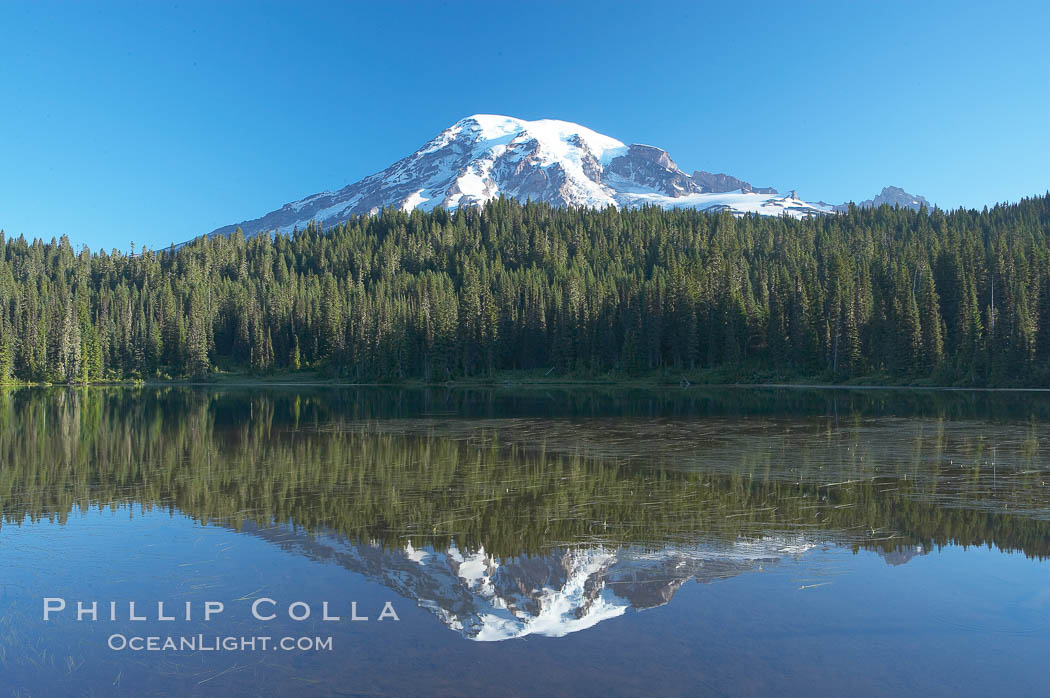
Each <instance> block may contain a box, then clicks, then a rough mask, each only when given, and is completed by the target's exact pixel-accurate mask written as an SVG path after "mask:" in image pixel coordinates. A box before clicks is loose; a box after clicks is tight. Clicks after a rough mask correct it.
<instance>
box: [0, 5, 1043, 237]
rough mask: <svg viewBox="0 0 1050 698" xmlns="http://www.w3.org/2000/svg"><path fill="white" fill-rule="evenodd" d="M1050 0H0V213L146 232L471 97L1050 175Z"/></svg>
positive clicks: (622, 130)
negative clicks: (317, 0) (129, 0)
mask: <svg viewBox="0 0 1050 698" xmlns="http://www.w3.org/2000/svg"><path fill="white" fill-rule="evenodd" d="M1047 27H1050V2H1047V0H1034V1H1031V2H1016V3H1011V2H997V3H986V2H981V3H978V2H971V3H966V2H943V3H942V2H919V3H904V2H901V3H889V2H852V1H850V2H840V1H836V2H806V1H805V0H799V1H797V2H782V1H781V2H776V3H766V2H747V3H734V2H724V1H721V0H720V1H718V2H710V3H692V2H682V3H680V4H678V3H665V2H647V3H622V4H621V3H615V2H595V3H584V2H579V3H562V2H557V3H554V2H552V3H542V2H525V3H513V4H507V5H504V4H503V3H495V2H486V3H477V4H473V3H467V2H420V3H399V2H374V3H367V4H366V3H351V2H339V3H331V4H328V3H299V2H269V3H265V2H249V3H235V2H216V3H212V2H207V3H205V2H186V1H184V0H180V2H177V3H171V2H159V1H158V2H142V3H101V2H99V3H86V2H85V3H70V2H54V3H51V2H12V1H11V0H3V1H2V2H0V95H2V97H3V98H2V101H0V228H3V229H5V230H6V231H7V233H8V234H9V235H11V234H15V235H17V234H25V235H26V236H27V237H28V236H41V237H45V238H47V239H50V238H51V237H52V236H58V235H62V234H67V235H69V237H70V238H71V239H72V240H73V242H74V243H75V244H82V243H83V244H88V245H90V246H91V247H92V248H98V247H104V248H106V249H109V248H112V247H119V248H121V249H127V248H128V245H129V243H130V241H134V242H135V243H136V244H137V245H138V246H141V245H143V244H148V245H150V246H154V247H156V246H163V245H167V244H168V243H169V242H172V241H176V242H178V241H181V240H185V239H188V238H191V237H193V236H195V235H198V234H200V233H204V232H207V231H210V230H212V229H214V228H216V227H218V226H220V225H224V224H227V223H233V222H237V221H240V220H244V219H246V218H250V217H255V216H258V215H261V214H263V213H266V212H267V211H270V210H272V209H274V208H277V207H278V206H280V205H283V204H284V203H286V202H288V201H292V200H295V199H298V198H301V197H303V196H305V195H308V194H313V193H316V192H318V191H322V190H325V189H336V188H339V187H341V186H343V185H345V184H348V183H350V182H353V181H356V180H358V179H360V178H361V177H363V176H366V175H368V174H371V173H373V172H376V171H378V170H381V169H383V168H385V167H386V166H387V165H389V164H390V163H392V162H393V161H395V160H397V159H398V158H400V157H403V156H405V155H407V154H409V153H411V152H412V151H413V150H415V149H416V148H418V147H419V146H420V145H422V144H423V143H424V142H426V141H427V140H428V139H429V138H431V137H432V136H434V135H435V134H436V133H438V132H439V131H441V130H442V129H443V128H445V127H446V126H448V125H450V124H451V123H453V122H454V121H456V120H457V119H459V118H462V117H463V116H466V115H469V114H472V113H477V112H484V113H496V114H509V115H513V116H518V117H522V118H526V119H535V118H559V119H566V120H569V121H577V122H579V123H581V124H584V125H586V126H588V127H590V128H593V129H595V130H597V131H600V132H603V133H606V134H608V135H610V136H614V137H616V138H619V139H620V140H623V141H626V142H641V143H650V144H653V145H658V146H660V147H663V148H666V149H667V150H668V151H669V152H670V154H671V157H672V158H674V159H675V160H676V161H677V162H678V163H679V165H680V166H681V167H682V168H683V169H686V170H688V171H692V170H693V169H706V170H711V171H714V172H728V173H730V174H733V175H735V176H738V177H741V178H743V179H747V180H749V181H751V182H752V183H753V184H755V185H757V186H775V187H777V188H779V189H781V190H786V189H790V188H796V189H798V191H799V193H800V195H802V196H803V197H804V198H809V199H813V200H816V199H824V200H825V201H831V202H838V201H843V200H847V199H856V200H860V199H864V198H869V197H870V196H872V195H874V194H875V193H877V192H878V191H879V190H880V189H881V188H882V187H883V186H884V185H888V184H895V185H898V186H902V187H904V188H905V189H907V190H908V191H911V192H912V193H917V194H922V195H925V196H926V197H927V198H929V199H930V200H931V201H934V202H936V203H937V204H939V205H941V206H942V207H948V208H952V207H956V206H969V207H981V206H983V205H985V204H994V203H996V202H1000V201H1014V200H1017V199H1019V198H1021V197H1022V196H1027V195H1034V194H1042V193H1045V192H1046V191H1047V189H1050V40H1048V39H1047V33H1046V32H1047Z"/></svg>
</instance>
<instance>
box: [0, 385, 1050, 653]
mask: <svg viewBox="0 0 1050 698" xmlns="http://www.w3.org/2000/svg"><path fill="white" fill-rule="evenodd" d="M997 399H998V400H999V402H998V403H997V402H996V400H997ZM997 405H998V407H997ZM1025 405H1026V407H1025V408H1023V409H1021V408H1018V407H1017V404H1016V402H1011V401H1010V400H1008V399H1004V398H1002V397H999V398H996V397H994V396H993V397H991V398H989V397H987V396H985V397H977V398H975V397H974V396H973V394H969V393H965V394H950V393H946V394H939V395H937V394H933V395H931V394H926V395H922V394H905V395H904V396H903V397H892V396H891V395H890V394H888V393H849V392H843V391H838V392H835V391H832V392H821V391H790V390H788V391H773V390H767V391H761V390H753V391H731V390H728V391H727V390H722V391H712V390H709V391H705V390H696V389H693V390H689V391H681V390H677V389H675V390H667V391H655V392H644V391H642V392H638V391H634V392H630V391H628V392H624V393H602V392H597V393H594V394H588V393H586V392H583V393H582V394H581V393H575V394H558V395H552V394H551V392H550V391H547V390H544V391H540V392H538V393H527V392H526V393H524V394H516V393H501V392H500V391H452V390H449V391H402V390H371V391H369V390H316V391H303V390H291V389H286V390H277V389H274V390H208V389H192V388H165V389H142V390H128V389H90V390H67V389H52V390H20V391H14V392H3V393H0V415H2V417H3V420H2V422H0V423H2V425H3V426H2V427H0V458H2V459H3V468H2V469H0V512H2V515H3V520H4V521H5V522H7V523H8V524H10V523H18V524H21V523H22V522H23V521H27V520H28V521H39V520H42V519H44V520H52V521H58V522H63V521H65V520H66V518H67V517H68V516H69V514H70V513H71V512H72V511H74V510H78V509H87V508H93V507H100V508H107V507H108V508H113V507H121V506H129V505H136V506H140V507H142V508H143V509H147V510H148V509H153V508H159V509H167V510H170V511H172V512H175V511H178V512H181V513H183V514H186V515H188V516H190V517H192V518H193V519H195V520H197V521H200V522H204V523H208V524H216V525H221V526H224V527H229V528H232V529H234V530H238V531H241V532H243V533H245V534H250V535H252V536H255V537H257V538H261V539H264V540H267V541H269V542H271V543H273V544H275V545H278V546H280V547H281V548H283V549H285V550H288V551H291V552H295V553H297V554H300V555H304V556H307V557H308V558H311V559H315V560H323V561H329V562H334V563H336V564H338V565H341V566H343V567H345V568H346V569H348V570H351V571H353V572H355V573H359V574H362V575H365V576H366V577H368V578H369V579H373V580H375V581H378V582H380V583H382V584H384V585H386V586H387V587H389V588H391V589H393V590H395V591H397V592H398V593H399V594H400V595H402V596H404V597H406V598H409V599H413V600H415V601H417V602H418V603H419V604H420V605H421V606H423V607H425V608H427V609H428V610H429V611H431V612H432V613H433V614H434V615H435V616H436V617H437V618H439V619H440V620H441V622H443V623H444V624H445V625H447V626H448V627H449V628H451V629H453V630H455V631H456V632H458V633H459V634H461V635H463V636H464V637H468V638H471V639H475V640H501V639H507V638H513V637H521V636H525V635H530V634H539V635H549V636H563V635H566V634H568V633H571V632H574V631H577V630H581V629H584V628H588V627H591V626H593V625H595V624H596V623H598V622H600V621H602V620H604V619H607V618H612V617H615V616H619V615H621V614H623V613H624V612H625V611H626V610H627V609H632V608H633V609H637V610H642V609H648V608H652V607H655V606H660V605H662V604H666V603H668V602H669V601H671V599H672V597H673V596H674V595H675V592H676V591H677V590H678V589H679V588H680V587H681V585H682V584H684V583H685V582H687V581H689V580H696V581H698V582H707V581H711V580H714V579H721V578H727V577H732V576H736V575H740V574H743V573H745V572H748V571H751V570H755V569H758V568H760V567H761V566H763V565H767V566H768V565H774V564H776V563H777V562H778V561H779V560H781V559H783V558H785V557H797V556H799V555H802V554H803V553H804V552H805V551H806V550H809V549H811V548H814V547H820V546H829V545H830V546H843V547H846V548H852V549H853V550H859V549H870V550H875V551H877V552H879V554H881V555H883V557H884V558H885V559H886V561H887V562H888V563H889V564H891V565H899V564H902V563H904V562H907V561H908V560H909V559H911V557H913V556H914V555H916V554H921V553H924V552H926V551H928V550H930V549H931V548H935V547H937V546H941V545H946V544H959V545H963V546H968V545H989V546H995V547H998V548H1000V549H1002V550H1008V551H1020V552H1023V553H1024V554H1025V555H1028V556H1030V557H1037V558H1043V557H1045V556H1047V555H1048V554H1050V471H1048V470H1047V468H1046V466H1045V465H1044V461H1043V459H1042V458H1041V454H1042V452H1043V449H1044V441H1045V436H1044V434H1043V431H1042V428H1041V425H1040V420H1043V419H1046V417H1047V412H1048V411H1050V405H1048V400H1047V399H1046V398H1044V397H1042V396H1037V397H1034V398H1032V399H1030V400H1027V401H1026V402H1025Z"/></svg>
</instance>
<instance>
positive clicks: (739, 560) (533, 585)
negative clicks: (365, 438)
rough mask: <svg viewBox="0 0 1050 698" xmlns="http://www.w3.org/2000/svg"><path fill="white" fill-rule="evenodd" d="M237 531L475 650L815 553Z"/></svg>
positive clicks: (784, 542)
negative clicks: (433, 543) (363, 582)
mask: <svg viewBox="0 0 1050 698" xmlns="http://www.w3.org/2000/svg"><path fill="white" fill-rule="evenodd" d="M241 530H242V532H244V533H248V534H249V535H254V536H257V537H259V538H262V539H264V540H267V541H269V542H271V543H274V544H276V545H278V546H280V547H281V548H282V549H284V550H287V551H288V552H293V553H296V554H299V555H305V556H306V557H309V558H311V559H314V560H319V561H326V562H333V563H335V564H337V565H339V566H341V567H343V568H345V569H347V570H350V571H351V572H354V573H357V574H361V575H364V576H365V577H367V578H368V579H371V580H373V581H376V582H379V583H381V584H383V585H385V586H387V587H389V588H390V589H392V590H394V591H395V592H397V593H398V594H399V595H401V596H403V597H405V598H407V599H411V600H413V601H415V602H416V603H417V604H418V605H419V606H420V607H422V608H425V609H427V610H428V611H429V612H430V613H432V614H433V615H434V616H436V617H437V618H438V619H439V620H440V621H441V622H442V623H444V624H445V625H446V626H448V628H449V629H451V630H453V631H455V632H457V633H459V634H460V635H462V636H463V637H465V638H468V639H471V640H477V641H498V640H509V639H513V638H518V637H525V636H527V635H545V636H548V637H562V636H564V635H568V634H569V633H574V632H577V631H580V630H585V629H587V628H590V627H593V626H595V625H597V624H598V623H600V622H602V621H605V620H608V619H610V618H615V617H617V616H621V615H623V614H624V613H626V612H628V611H629V610H632V609H633V610H636V611H641V610H645V609H648V608H655V607H657V606H662V605H664V604H666V603H669V602H670V601H671V599H672V598H673V597H674V595H675V593H676V592H677V591H678V589H679V588H681V586H682V585H683V584H685V583H686V582H688V581H689V580H695V581H697V582H710V581H714V580H716V579H725V578H728V577H734V576H737V575H739V574H743V573H745V572H750V571H753V570H758V569H760V568H762V567H763V566H769V565H773V564H776V563H777V562H778V561H780V560H782V559H783V558H785V557H792V558H797V557H799V556H801V555H802V554H804V553H805V552H806V551H808V550H810V549H812V548H814V547H816V545H817V544H816V542H814V541H810V540H808V539H806V538H805V537H803V536H790V537H783V536H769V537H763V538H758V539H753V540H743V539H741V540H738V541H735V542H723V543H713V542H712V543H703V544H697V545H690V546H678V545H672V546H668V547H665V548H663V549H658V550H655V551H653V550H644V549H641V548H631V547H627V548H622V547H621V548H611V547H605V546H592V547H574V548H563V549H557V550H552V551H550V552H549V553H546V554H544V555H539V556H524V555H523V556H518V557H511V558H502V559H501V558H498V557H495V556H493V555H490V554H488V553H486V552H485V550H484V549H479V550H476V551H465V550H460V549H458V548H457V547H456V546H455V545H452V546H450V547H449V548H447V549H445V550H434V549H425V550H419V549H415V548H413V547H412V546H411V545H406V546H405V547H404V548H402V549H393V550H391V549H389V548H386V549H384V548H383V546H381V545H369V544H367V543H360V542H351V541H348V540H346V539H343V538H341V537H338V536H328V535H320V536H316V537H315V536H310V535H306V534H304V533H302V532H300V531H295V530H291V529H289V528H286V527H273V528H260V527H254V526H251V525H246V526H244V528H242V529H241Z"/></svg>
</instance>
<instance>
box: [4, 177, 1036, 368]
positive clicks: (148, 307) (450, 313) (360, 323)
mask: <svg viewBox="0 0 1050 698" xmlns="http://www.w3.org/2000/svg"><path fill="white" fill-rule="evenodd" d="M216 368H219V369H222V370H245V371H251V372H253V373H257V374H266V373H270V372H273V371H277V370H286V369H293V370H297V369H302V368H311V369H316V370H322V371H323V372H325V373H326V374H327V375H330V376H332V377H339V378H342V379H346V380H355V381H366V380H367V381H371V380H399V379H409V378H414V379H423V380H427V381H445V380H448V379H451V378H459V377H483V376H489V375H493V374H495V373H499V372H505V371H535V372H541V373H544V374H547V373H549V374H550V375H553V376H565V375H598V374H617V375H623V376H630V375H638V374H649V373H654V372H665V373H670V374H673V375H675V376H679V375H681V376H683V377H689V376H691V375H693V374H698V373H701V372H704V371H708V372H710V371H712V370H714V371H717V372H720V375H723V376H725V377H727V378H734V379H745V380H746V379H748V378H749V377H750V378H791V377H811V378H819V379H821V380H829V381H845V380H849V379H851V378H857V377H864V376H873V375H878V376H880V377H886V378H887V379H890V380H901V381H910V380H927V381H934V382H937V383H942V384H957V385H1045V384H1046V383H1047V381H1048V380H1050V195H1047V196H1045V197H1041V198H1034V199H1026V200H1024V201H1021V202H1020V203H1018V204H1013V205H1002V206H996V207H995V208H992V209H985V210H983V211H973V210H957V211H953V212H950V213H945V212H942V211H940V210H934V211H932V212H930V211H927V210H925V209H924V210H922V211H918V212H916V211H911V210H907V209H891V208H888V207H882V208H879V209H874V210H869V209H863V210H861V209H852V210H850V211H849V212H848V213H845V214H843V215H838V216H826V217H820V218H813V219H807V220H802V221H796V220H790V219H781V218H766V217H757V216H745V217H740V218H737V217H733V216H732V215H730V214H728V213H722V214H708V213H703V212H698V211H694V210H688V209H681V210H673V211H664V210H660V209H657V208H643V209H640V210H630V211H624V210H615V209H606V210H602V211H595V210H585V209H569V210H566V209H557V208H552V207H550V206H548V205H544V204H533V203H527V204H520V203H518V202H515V201H512V200H505V199H500V200H497V201H494V202H492V203H490V204H489V205H487V206H485V207H483V208H465V209H462V210H459V211H456V212H454V213H450V212H446V211H443V210H437V211H434V212H432V213H424V212H420V211H413V212H411V213H405V212H401V211H395V210H393V209H389V210H386V211H384V212H383V213H382V214H381V215H379V216H373V217H358V218H354V219H352V220H350V221H348V222H347V223H345V224H342V225H339V226H336V227H333V228H331V229H328V230H324V231H322V230H320V229H318V228H316V227H314V226H312V225H311V226H309V227H308V228H307V229H305V230H301V231H296V232H294V233H293V234H291V235H283V234H279V235H275V236H266V235H262V236H256V237H253V238H251V239H245V237H244V236H243V235H241V234H239V233H238V234H234V235H232V236H229V237H225V236H223V237H215V238H202V239H199V240H195V241H193V242H192V243H189V244H187V245H185V246H182V247H180V248H178V249H175V248H171V249H168V250H162V251H151V250H146V251H144V252H143V253H142V254H139V255H126V254H122V253H119V252H117V251H114V252H112V253H106V252H97V253H92V252H90V251H88V250H87V249H82V250H80V251H77V250H74V249H73V248H72V247H71V245H70V244H69V242H68V240H66V239H65V238H63V239H62V240H60V241H52V242H51V243H50V244H46V243H44V242H42V241H40V240H35V241H33V242H27V241H26V240H25V239H23V238H21V237H19V238H17V239H5V238H4V237H3V234H2V233H0V381H3V380H9V379H11V378H14V379H17V380H25V381H59V382H61V381H66V382H90V381H99V380H114V379H125V378H151V377H183V376H196V377H200V376H205V375H207V374H208V373H209V372H210V371H212V370H214V369H216Z"/></svg>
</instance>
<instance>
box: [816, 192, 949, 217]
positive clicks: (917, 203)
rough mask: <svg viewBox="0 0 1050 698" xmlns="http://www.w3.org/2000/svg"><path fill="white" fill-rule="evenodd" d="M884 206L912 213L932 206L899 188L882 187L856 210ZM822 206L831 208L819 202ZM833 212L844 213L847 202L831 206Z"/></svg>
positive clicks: (847, 205) (923, 198)
mask: <svg viewBox="0 0 1050 698" xmlns="http://www.w3.org/2000/svg"><path fill="white" fill-rule="evenodd" d="M883 204H886V205H887V206H900V207H901V208H910V209H912V210H914V211H918V210H919V209H920V208H922V207H923V206H925V207H926V208H933V206H932V204H930V202H929V201H927V200H926V199H925V197H922V196H919V195H917V194H909V193H908V192H906V191H904V190H903V189H901V188H900V187H883V188H882V191H881V192H879V193H878V194H876V195H875V198H873V199H865V200H864V201H861V202H860V203H858V204H857V207H858V208H878V207H879V206H882V205H883ZM820 205H822V206H831V204H825V203H824V202H823V201H821V202H820ZM831 208H833V209H834V210H836V211H838V212H839V213H844V212H846V211H848V210H849V202H846V203H844V204H836V205H834V206H831Z"/></svg>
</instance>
